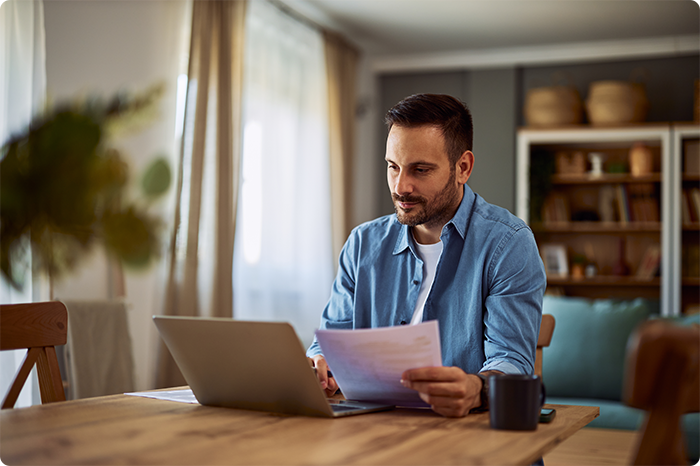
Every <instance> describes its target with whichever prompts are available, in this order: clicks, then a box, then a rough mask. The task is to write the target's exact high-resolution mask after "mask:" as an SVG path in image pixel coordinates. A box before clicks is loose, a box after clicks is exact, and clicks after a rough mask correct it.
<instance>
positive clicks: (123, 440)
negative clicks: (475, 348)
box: [0, 395, 599, 465]
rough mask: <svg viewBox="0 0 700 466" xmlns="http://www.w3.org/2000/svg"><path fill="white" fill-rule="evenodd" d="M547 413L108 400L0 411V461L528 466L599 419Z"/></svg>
mask: <svg viewBox="0 0 700 466" xmlns="http://www.w3.org/2000/svg"><path fill="white" fill-rule="evenodd" d="M547 406H550V405H547ZM551 407H554V408H556V410H557V415H556V417H555V419H554V420H553V421H552V422H551V423H549V424H539V427H538V429H537V430H536V431H530V432H514V431H499V430H493V429H491V428H490V427H489V419H488V413H480V414H471V415H469V416H467V417H464V418H460V419H449V418H444V417H441V416H439V415H437V414H435V413H433V412H432V411H430V410H420V409H396V410H393V411H387V412H379V413H372V414H364V415H358V416H348V417H344V418H338V419H326V418H312V417H304V416H289V415H278V414H273V413H265V412H256V411H246V410H236V409H228V408H215V407H207V406H201V405H193V404H185V403H177V402H172V401H163V400H155V399H150V398H143V397H135V396H126V395H113V396H107V397H99V398H88V399H83V400H76V401H67V402H61V403H52V404H50V405H42V406H32V407H29V408H20V409H15V410H9V411H8V410H6V411H4V412H2V413H0V457H1V458H2V461H3V462H4V463H5V464H11V465H24V464H41V465H51V464H151V465H154V464H172V465H175V464H198V465H204V464H268V465H282V464H396V465H404V464H405V465H411V464H422V465H425V464H431V465H440V464H531V463H532V462H533V461H535V460H536V459H538V458H540V457H542V456H543V455H544V454H545V453H546V452H548V451H550V450H551V449H553V448H554V447H555V446H557V445H558V444H560V443H561V442H563V441H564V440H565V439H567V438H568V437H570V436H571V435H572V434H574V433H575V432H577V431H578V430H579V429H580V428H581V427H583V426H585V425H586V424H588V423H589V422H590V421H591V420H593V419H594V418H595V417H597V416H598V412H599V411H598V408H596V407H587V406H565V405H551Z"/></svg>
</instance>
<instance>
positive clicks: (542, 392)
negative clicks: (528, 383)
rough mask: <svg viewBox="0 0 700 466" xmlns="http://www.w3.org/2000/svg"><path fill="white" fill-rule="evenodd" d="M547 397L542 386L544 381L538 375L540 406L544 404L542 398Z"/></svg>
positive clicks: (545, 390)
mask: <svg viewBox="0 0 700 466" xmlns="http://www.w3.org/2000/svg"><path fill="white" fill-rule="evenodd" d="M545 398H547V389H545V388H544V382H543V381H542V377H540V408H542V406H544V400H545Z"/></svg>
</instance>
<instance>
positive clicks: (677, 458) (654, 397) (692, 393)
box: [623, 321, 700, 465]
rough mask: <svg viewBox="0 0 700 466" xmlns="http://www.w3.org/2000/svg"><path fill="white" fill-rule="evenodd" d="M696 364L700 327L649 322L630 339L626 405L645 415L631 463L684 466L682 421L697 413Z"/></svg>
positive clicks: (699, 405)
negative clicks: (683, 417) (683, 416)
mask: <svg viewBox="0 0 700 466" xmlns="http://www.w3.org/2000/svg"><path fill="white" fill-rule="evenodd" d="M699 360H700V326H697V325H694V326H692V327H681V326H677V325H673V324H670V323H667V322H662V321H650V322H646V323H645V324H642V325H641V326H640V327H639V328H638V329H637V330H635V332H633V333H632V335H631V336H630V339H629V341H628V345H627V356H626V361H625V364H626V365H625V388H624V394H623V396H624V401H625V403H626V404H628V405H629V406H632V407H634V408H640V409H643V410H645V411H647V413H646V417H645V421H644V425H643V427H642V435H641V436H640V440H639V443H638V445H637V447H636V448H635V452H634V458H633V464H665V465H674V464H688V458H687V455H686V451H685V443H684V439H683V431H682V430H681V416H682V415H683V414H685V413H689V412H698V411H700V370H699V365H698V362H699Z"/></svg>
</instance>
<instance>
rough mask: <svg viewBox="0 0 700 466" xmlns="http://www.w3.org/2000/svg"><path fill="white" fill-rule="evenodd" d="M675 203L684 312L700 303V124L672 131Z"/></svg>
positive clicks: (677, 269) (679, 294)
mask: <svg viewBox="0 0 700 466" xmlns="http://www.w3.org/2000/svg"><path fill="white" fill-rule="evenodd" d="M672 151H673V153H674V154H677V155H678V157H676V158H675V159H674V166H673V172H674V175H675V177H674V180H673V183H674V186H676V187H677V189H676V190H675V191H674V193H673V194H674V203H675V210H676V216H675V218H676V219H677V220H676V222H675V223H674V230H673V232H672V235H673V237H674V244H675V245H676V247H675V250H674V254H677V255H679V256H680V261H679V263H677V264H675V268H674V270H673V272H674V273H675V274H676V276H677V277H678V281H679V282H680V287H679V289H678V290H677V294H676V299H677V300H678V302H679V306H680V309H681V310H682V311H683V312H698V310H699V306H700V125H698V124H676V125H674V126H673V132H672Z"/></svg>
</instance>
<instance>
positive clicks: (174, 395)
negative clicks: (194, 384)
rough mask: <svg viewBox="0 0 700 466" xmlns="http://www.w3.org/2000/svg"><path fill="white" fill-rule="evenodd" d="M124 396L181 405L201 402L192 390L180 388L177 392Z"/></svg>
mask: <svg viewBox="0 0 700 466" xmlns="http://www.w3.org/2000/svg"><path fill="white" fill-rule="evenodd" d="M124 394H125V395H132V396H143V397H146V398H155V399H158V400H167V401H177V402H180V403H194V404H197V403H199V401H197V398H195V396H194V393H192V390H191V389H189V388H180V389H177V390H158V391H150V392H133V393H124Z"/></svg>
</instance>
